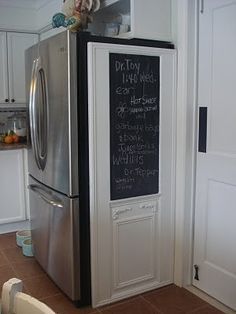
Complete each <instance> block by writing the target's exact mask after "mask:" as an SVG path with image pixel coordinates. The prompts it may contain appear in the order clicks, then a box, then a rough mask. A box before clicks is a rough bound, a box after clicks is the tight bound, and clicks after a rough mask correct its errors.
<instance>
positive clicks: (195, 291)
mask: <svg viewBox="0 0 236 314" xmlns="http://www.w3.org/2000/svg"><path fill="white" fill-rule="evenodd" d="M184 288H185V289H187V290H188V291H190V292H192V293H193V294H195V295H196V296H197V297H199V298H201V299H202V300H204V301H206V302H207V303H209V304H210V305H212V306H214V307H215V308H217V309H218V310H220V311H222V312H223V313H226V314H235V313H236V311H234V310H232V309H230V308H229V307H227V306H226V305H224V304H223V303H221V302H219V301H217V300H216V299H214V298H212V297H211V296H209V295H208V294H206V293H205V292H203V291H201V290H199V289H198V288H196V287H193V286H186V287H184Z"/></svg>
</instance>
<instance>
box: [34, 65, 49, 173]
mask: <svg viewBox="0 0 236 314" xmlns="http://www.w3.org/2000/svg"><path fill="white" fill-rule="evenodd" d="M36 76H37V78H38V80H39V88H40V93H41V101H42V103H41V104H40V105H41V106H40V110H41V112H40V113H39V117H36V118H37V121H40V123H39V161H40V165H41V169H42V170H43V169H44V168H45V165H46V159H47V142H48V141H47V136H48V91H47V79H46V74H45V71H44V69H43V67H42V64H41V61H40V59H38V62H37V66H36Z"/></svg>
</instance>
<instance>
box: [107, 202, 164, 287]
mask: <svg viewBox="0 0 236 314" xmlns="http://www.w3.org/2000/svg"><path fill="white" fill-rule="evenodd" d="M145 206H146V207H147V206H148V208H145ZM156 210H157V206H156V202H155V201H153V202H152V203H146V204H145V203H136V204H132V205H131V206H130V205H129V206H120V207H116V208H113V209H112V211H113V214H112V218H113V241H112V242H113V245H112V247H113V254H112V255H113V290H114V293H117V292H119V291H120V292H122V290H125V289H127V288H132V287H133V288H135V286H137V285H140V284H142V283H147V282H152V281H153V280H155V281H157V282H159V280H160V278H159V276H158V269H159V262H158V256H159V255H160V252H159V243H158V238H159V236H158V233H159V232H160V230H159V228H158V212H157V211H156ZM123 288H124V289H123Z"/></svg>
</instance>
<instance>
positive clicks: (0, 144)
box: [0, 143, 27, 150]
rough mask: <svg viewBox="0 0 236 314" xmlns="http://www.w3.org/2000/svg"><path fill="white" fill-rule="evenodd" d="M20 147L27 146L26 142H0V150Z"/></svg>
mask: <svg viewBox="0 0 236 314" xmlns="http://www.w3.org/2000/svg"><path fill="white" fill-rule="evenodd" d="M21 148H27V143H14V144H5V143H0V150H12V149H21Z"/></svg>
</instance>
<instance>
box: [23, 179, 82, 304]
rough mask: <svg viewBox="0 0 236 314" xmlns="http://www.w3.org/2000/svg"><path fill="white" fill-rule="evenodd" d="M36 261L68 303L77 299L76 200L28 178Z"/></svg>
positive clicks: (78, 274) (78, 279) (77, 241)
mask: <svg viewBox="0 0 236 314" xmlns="http://www.w3.org/2000/svg"><path fill="white" fill-rule="evenodd" d="M29 190H30V209H31V228H32V240H33V248H34V254H35V258H36V260H37V261H38V262H39V263H40V265H41V266H42V267H43V268H44V270H45V271H46V272H47V273H48V275H49V276H50V277H51V278H52V279H53V281H54V282H55V283H56V284H57V285H58V286H59V288H61V290H62V291H64V293H65V294H67V295H68V296H69V297H70V298H71V299H72V300H75V301H77V300H79V299H80V263H79V254H80V247H79V199H78V198H74V199H72V198H68V197H66V196H64V195H62V194H59V193H57V192H54V191H53V190H51V189H48V188H47V187H45V186H44V185H42V184H40V183H38V182H37V181H35V180H34V179H33V178H31V177H30V179H29Z"/></svg>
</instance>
